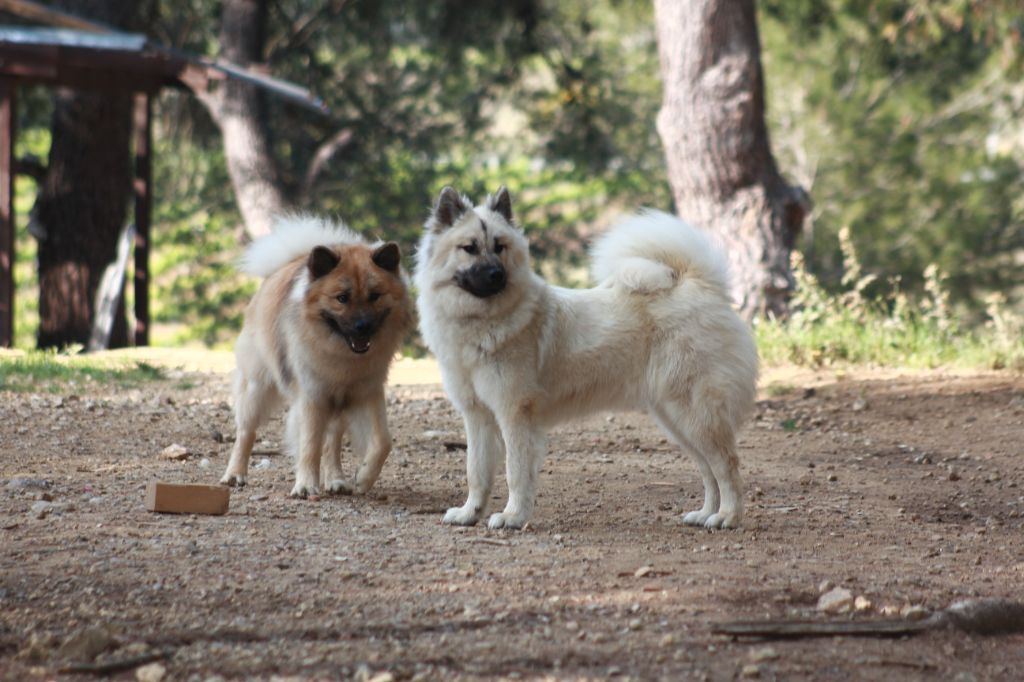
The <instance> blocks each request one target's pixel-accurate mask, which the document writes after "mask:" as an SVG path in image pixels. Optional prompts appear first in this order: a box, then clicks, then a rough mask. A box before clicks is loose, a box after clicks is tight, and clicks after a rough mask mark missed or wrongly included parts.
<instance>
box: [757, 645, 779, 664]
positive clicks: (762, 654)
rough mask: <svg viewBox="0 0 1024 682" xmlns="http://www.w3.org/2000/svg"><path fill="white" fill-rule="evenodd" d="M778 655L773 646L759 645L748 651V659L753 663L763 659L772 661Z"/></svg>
mask: <svg viewBox="0 0 1024 682" xmlns="http://www.w3.org/2000/svg"><path fill="white" fill-rule="evenodd" d="M778 657H779V652H778V651H776V650H775V647H770V646H766V647H761V648H760V649H754V650H753V651H751V652H750V660H752V661H754V662H755V663H763V662H764V661H774V660H775V659H776V658H778Z"/></svg>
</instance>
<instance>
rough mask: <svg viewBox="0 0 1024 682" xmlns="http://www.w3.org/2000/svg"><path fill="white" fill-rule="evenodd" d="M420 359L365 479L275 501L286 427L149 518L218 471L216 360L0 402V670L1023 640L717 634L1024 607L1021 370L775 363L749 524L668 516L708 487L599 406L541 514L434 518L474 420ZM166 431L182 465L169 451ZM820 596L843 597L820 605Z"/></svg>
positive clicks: (539, 659)
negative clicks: (499, 526) (212, 509)
mask: <svg viewBox="0 0 1024 682" xmlns="http://www.w3.org/2000/svg"><path fill="white" fill-rule="evenodd" d="M421 369H422V368H421ZM434 376H436V375H432V374H431V373H430V371H429V367H428V369H427V370H426V371H420V372H419V373H418V374H417V373H416V372H412V371H409V372H407V371H401V372H397V373H396V375H395V377H394V381H393V384H394V385H392V386H391V388H390V391H389V416H390V423H391V428H392V433H393V435H394V439H395V450H394V452H393V453H392V455H391V458H390V459H389V461H388V463H387V465H386V466H385V469H384V473H383V475H382V476H381V479H380V480H379V482H378V483H377V485H376V487H375V488H374V489H373V490H372V491H371V492H370V493H369V495H367V496H365V497H324V498H322V499H320V500H317V501H298V500H292V499H289V498H288V497H287V493H288V491H289V489H290V487H291V484H290V483H289V479H290V478H291V465H290V462H289V461H288V460H287V458H286V457H285V456H283V455H282V454H280V451H279V445H278V443H279V440H278V439H279V434H280V426H281V424H280V420H276V421H275V422H273V423H272V424H271V425H270V427H269V428H268V429H266V431H265V432H264V436H265V437H264V439H263V440H262V441H261V442H260V443H259V444H258V445H257V452H256V454H255V456H254V458H253V465H254V468H253V469H252V470H251V471H250V478H249V480H250V484H249V486H248V487H246V488H244V489H241V490H235V491H233V492H232V495H231V508H230V511H229V513H228V514H227V515H225V516H186V515H160V514H152V513H148V512H146V511H145V509H144V507H143V491H144V488H145V486H146V484H147V482H150V481H155V480H162V481H171V482H197V483H199V482H202V483H216V481H217V479H218V478H219V476H220V474H221V472H222V470H223V468H224V466H225V464H226V462H227V456H228V452H229V449H230V446H231V443H230V441H231V439H232V419H231V411H230V407H229V404H228V392H229V384H228V375H227V374H226V373H224V372H220V371H215V372H209V371H208V372H190V371H181V370H178V371H172V372H170V374H169V375H168V378H167V379H166V380H163V381H158V382H154V383H152V384H148V385H146V386H145V387H143V388H137V389H131V390H120V389H115V388H109V387H107V388H104V387H92V388H89V389H88V390H82V389H77V390H76V389H75V388H74V387H71V388H69V389H68V390H67V391H65V392H63V393H56V394H54V393H40V394H26V393H0V479H2V480H0V547H2V550H0V671H2V674H3V678H4V679H9V680H31V679H51V678H61V679H94V678H95V677H96V676H98V675H111V676H113V677H114V678H120V679H135V678H136V677H138V679H146V680H159V679H161V677H162V676H163V679H170V680H210V679H242V678H244V679H272V678H288V679H302V680H306V679H360V680H370V679H374V680H377V681H378V682H383V681H384V680H392V679H393V680H406V679H417V680H420V679H422V680H453V679H454V680H459V679H496V678H502V679H559V680H561V679H569V680H576V679H607V678H616V679H643V680H647V679H666V680H676V679H705V680H729V679H765V680H771V679H784V680H851V679H863V680H900V681H906V680H957V681H959V682H968V681H970V680H1019V679H1021V674H1022V673H1021V671H1024V635H1020V634H1018V635H1006V636H990V637H983V636H977V635H969V634H964V633H961V632H956V631H950V630H941V631H931V632H926V633H924V634H920V635H918V636H915V637H904V638H888V639H884V638H840V637H829V638H823V639H802V640H795V641H794V640H785V641H763V640H753V639H738V640H737V639H733V638H730V637H727V636H723V635H717V634H714V632H713V631H712V628H713V626H714V625H715V624H718V623H723V622H727V621H732V620H750V619H762V618H764V619H768V618H774V619H812V620H816V621H824V620H827V619H839V620H858V621H860V620H870V619H877V618H882V617H884V616H885V614H889V616H890V617H893V618H905V617H906V618H910V617H914V616H916V615H921V614H922V613H925V612H931V611H934V610H937V609H941V608H943V607H945V606H947V605H949V604H950V603H952V602H954V601H956V600H958V599H962V598H968V597H977V596H981V597H1007V598H1013V599H1022V598H1024V590H1022V586H1024V533H1022V527H1024V488H1022V486H1024V378H1021V377H1019V376H1016V377H1015V376H1013V375H1005V374H1003V375H1000V374H977V375H964V374H951V373H943V372H927V373H912V374H908V373H902V374H900V373H891V372H890V373H882V372H870V371H854V370H849V371H846V372H840V373H837V372H834V371H833V372H825V373H811V372H806V371H773V372H768V373H767V375H766V377H765V378H764V381H763V382H762V389H761V400H760V401H759V403H758V410H757V416H756V419H755V420H754V421H753V422H752V423H751V424H750V425H749V427H748V428H747V429H746V430H745V431H744V433H743V435H742V438H741V458H742V463H743V471H744V475H745V478H746V480H747V484H748V493H747V498H748V514H747V520H746V525H745V527H744V528H743V529H742V530H738V531H718V532H712V531H707V530H703V529H694V528H690V527H686V526H683V525H682V524H681V523H680V521H679V517H680V515H681V514H682V513H683V512H684V511H688V510H691V509H695V508H697V507H699V506H700V499H701V486H700V480H699V477H698V475H697V471H696V468H695V466H694V465H693V464H692V463H691V462H690V461H689V460H688V459H686V458H685V457H684V456H682V455H681V454H680V453H678V452H677V451H676V450H675V449H674V448H673V447H671V446H670V444H669V443H668V442H667V441H666V440H665V438H664V436H663V435H662V434H661V433H660V432H659V431H658V430H657V429H656V427H655V426H654V425H653V424H652V422H651V421H649V420H648V419H647V418H645V417H642V416H639V415H615V416H608V415H602V416H599V417H595V418H592V419H589V420H587V421H584V422H580V423H576V424H572V425H570V426H566V427H563V428H560V429H558V430H556V431H555V432H554V433H553V434H552V436H551V439H550V455H549V458H548V460H547V463H546V465H545V467H544V474H543V478H542V486H541V487H542V492H541V496H540V499H539V507H538V510H537V513H536V515H535V517H534V519H533V520H532V521H531V523H530V524H529V526H528V527H527V528H526V529H525V530H524V531H521V532H510V531H489V530H487V529H486V527H480V526H478V527H474V528H451V527H446V526H442V525H441V515H442V513H443V511H444V509H446V508H447V507H449V506H452V505H455V504H461V503H462V501H463V499H464V495H465V481H464V452H463V451H462V450H460V449H459V448H458V445H457V444H458V443H459V442H460V441H464V435H463V433H462V428H461V421H460V419H459V418H458V417H457V415H456V413H455V412H454V411H453V409H452V408H451V407H450V406H449V404H448V403H447V401H446V400H445V397H444V395H443V392H442V390H441V388H440V387H439V386H438V385H437V384H435V383H429V382H430V381H432V380H433V378H432V377H434ZM422 381H426V382H428V383H408V382H422ZM172 443H178V444H181V445H183V446H185V447H186V448H187V449H188V450H189V451H190V453H191V455H190V456H189V457H188V458H187V459H185V460H181V461H173V460H168V459H162V458H161V456H160V453H161V451H162V450H163V449H164V448H165V447H166V446H168V445H170V444H172ZM351 461H352V460H351V457H349V458H348V459H347V460H346V464H347V465H349V466H350V465H351ZM496 491H497V493H496V495H495V500H494V502H493V507H497V508H500V507H501V506H502V505H503V504H504V495H505V486H504V480H503V479H502V480H499V482H498V485H497V487H496ZM832 587H842V588H846V589H848V590H849V591H850V594H851V596H852V597H859V598H861V599H859V600H858V603H857V607H858V608H857V609H855V610H851V611H850V612H849V613H845V614H837V615H829V614H825V613H823V612H821V611H819V610H818V608H817V605H818V600H819V597H820V595H821V594H822V593H823V592H825V591H828V590H829V589H831V588H832Z"/></svg>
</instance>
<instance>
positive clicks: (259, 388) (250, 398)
mask: <svg viewBox="0 0 1024 682" xmlns="http://www.w3.org/2000/svg"><path fill="white" fill-rule="evenodd" d="M236 372H237V373H236V374H235V380H234V398H235V445H234V447H232V448H231V458H230V459H229V460H228V466H227V469H225V471H224V475H223V476H222V477H221V479H220V482H221V483H223V484H224V485H232V486H239V487H241V486H244V485H245V483H246V474H247V473H248V471H249V456H250V455H251V454H252V446H253V443H255V442H256V430H257V429H258V428H259V427H260V426H261V425H262V424H263V422H265V421H266V420H267V415H268V413H269V412H270V411H271V410H272V409H274V408H275V407H277V404H278V402H279V396H278V393H277V389H276V388H275V387H274V384H273V383H270V382H269V381H266V380H261V378H260V377H258V378H255V379H249V378H248V377H246V376H244V375H243V374H242V371H241V369H239V370H236ZM263 379H265V378H263Z"/></svg>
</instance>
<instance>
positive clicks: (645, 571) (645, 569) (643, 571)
mask: <svg viewBox="0 0 1024 682" xmlns="http://www.w3.org/2000/svg"><path fill="white" fill-rule="evenodd" d="M653 570H654V566H650V565H647V566H641V567H640V568H638V569H636V572H635V573H633V577H635V578H643V577H644V576H645V575H649V574H650V573H651V571H653Z"/></svg>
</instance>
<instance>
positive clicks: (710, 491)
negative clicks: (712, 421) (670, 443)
mask: <svg viewBox="0 0 1024 682" xmlns="http://www.w3.org/2000/svg"><path fill="white" fill-rule="evenodd" d="M654 417H655V419H656V420H657V422H658V424H659V425H660V426H661V428H662V429H664V430H665V432H666V433H668V435H669V436H670V437H671V438H672V440H674V441H675V442H676V444H677V445H679V447H681V448H683V449H684V450H686V451H687V452H689V453H690V456H691V457H693V460H694V461H695V462H696V463H697V468H698V469H699V470H700V477H701V480H702V481H703V483H704V506H702V507H701V508H700V509H698V510H697V511H691V512H686V513H685V514H683V523H685V524H687V525H689V526H703V525H704V523H705V522H706V521H707V520H708V519H709V518H711V516H712V515H714V514H715V513H717V512H718V507H719V503H720V500H721V498H720V493H719V490H718V481H716V480H715V473H714V471H712V470H711V466H710V465H709V464H708V461H707V459H705V458H704V455H702V454H701V452H700V450H698V449H697V448H696V447H694V445H693V443H691V442H690V441H689V439H688V438H686V435H685V434H684V433H683V430H682V429H680V428H679V426H678V425H677V424H676V423H675V422H673V421H672V420H670V419H668V418H667V417H665V415H663V414H662V413H661V411H656V412H655V414H654Z"/></svg>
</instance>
